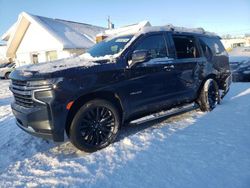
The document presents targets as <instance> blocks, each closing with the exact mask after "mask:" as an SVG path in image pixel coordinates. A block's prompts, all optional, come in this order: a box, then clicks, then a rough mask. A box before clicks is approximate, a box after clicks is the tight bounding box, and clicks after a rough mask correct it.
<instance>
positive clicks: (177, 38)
mask: <svg viewBox="0 0 250 188" xmlns="http://www.w3.org/2000/svg"><path fill="white" fill-rule="evenodd" d="M173 40H174V44H175V49H176V55H177V59H184V58H197V57H200V53H199V51H198V47H197V44H196V42H195V38H194V37H192V36H183V35H174V36H173Z"/></svg>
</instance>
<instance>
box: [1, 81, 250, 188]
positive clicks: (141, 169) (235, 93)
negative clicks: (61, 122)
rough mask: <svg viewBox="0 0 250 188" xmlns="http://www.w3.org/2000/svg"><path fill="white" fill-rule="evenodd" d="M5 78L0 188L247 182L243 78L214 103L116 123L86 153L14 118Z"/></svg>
mask: <svg viewBox="0 0 250 188" xmlns="http://www.w3.org/2000/svg"><path fill="white" fill-rule="evenodd" d="M8 85H9V81H6V80H0V187H24V186H27V187H35V186H43V187H51V186H55V187H98V188H99V187H116V188H119V187H171V188H183V187H187V188H188V187H190V188H195V187H204V188H210V187H211V188H214V187H227V188H235V187H237V188H244V187H245V188H247V187H250V147H249V145H250V136H249V135H250V124H249V120H250V116H249V114H250V83H233V84H232V86H231V89H230V92H229V93H228V95H227V96H226V97H225V98H224V100H223V102H222V104H221V105H219V106H218V107H217V108H216V109H214V111H212V112H210V113H202V112H200V111H199V110H196V111H190V112H187V113H185V114H182V115H178V116H174V117H171V118H168V119H165V120H164V121H161V122H160V121H158V122H157V121H154V122H148V123H144V124H140V125H137V126H135V125H128V126H126V127H124V128H123V129H122V130H121V132H120V135H119V137H118V139H117V141H116V142H115V143H114V144H112V145H110V146H109V147H107V148H105V149H102V150H100V151H97V152H95V153H92V154H87V153H84V152H81V151H78V150H76V149H75V148H74V147H73V146H72V145H71V143H70V142H69V141H66V142H65V143H53V142H52V141H49V142H48V141H45V140H43V139H41V138H36V137H33V136H31V135H29V134H27V133H25V132H23V131H22V130H20V129H19V128H18V127H17V126H16V125H15V120H14V118H13V115H12V114H11V109H10V102H11V101H12V97H11V93H10V91H9V90H8Z"/></svg>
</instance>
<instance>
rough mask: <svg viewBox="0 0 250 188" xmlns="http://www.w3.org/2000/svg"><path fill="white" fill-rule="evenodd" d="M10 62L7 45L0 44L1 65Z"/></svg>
mask: <svg viewBox="0 0 250 188" xmlns="http://www.w3.org/2000/svg"><path fill="white" fill-rule="evenodd" d="M7 61H8V59H7V57H6V45H5V44H0V64H1V63H6V62H7Z"/></svg>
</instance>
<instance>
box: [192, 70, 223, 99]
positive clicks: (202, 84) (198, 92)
mask: <svg viewBox="0 0 250 188" xmlns="http://www.w3.org/2000/svg"><path fill="white" fill-rule="evenodd" d="M208 79H214V80H215V81H216V82H217V83H218V79H217V76H216V74H209V75H207V76H206V77H205V78H204V79H203V80H202V82H201V84H200V86H199V89H198V91H197V93H196V96H197V97H199V95H200V92H201V90H202V88H203V86H204V84H205V82H206V81H207V80H208Z"/></svg>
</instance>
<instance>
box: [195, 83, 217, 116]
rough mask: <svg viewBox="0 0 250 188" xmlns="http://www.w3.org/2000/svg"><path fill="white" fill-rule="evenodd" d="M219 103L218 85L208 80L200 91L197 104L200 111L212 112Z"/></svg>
mask: <svg viewBox="0 0 250 188" xmlns="http://www.w3.org/2000/svg"><path fill="white" fill-rule="evenodd" d="M218 103H220V93H219V88H218V84H217V82H216V81H215V80H214V79H208V80H206V82H205V83H204V85H203V88H202V89H201V92H200V96H199V98H198V104H199V106H200V109H201V111H204V112H206V111H212V110H213V109H214V108H215V107H216V105H217V104H218Z"/></svg>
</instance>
